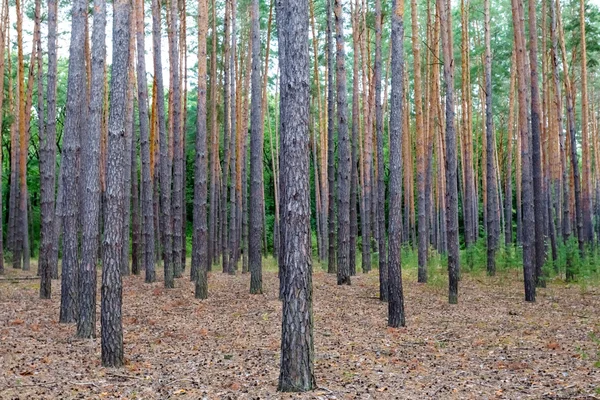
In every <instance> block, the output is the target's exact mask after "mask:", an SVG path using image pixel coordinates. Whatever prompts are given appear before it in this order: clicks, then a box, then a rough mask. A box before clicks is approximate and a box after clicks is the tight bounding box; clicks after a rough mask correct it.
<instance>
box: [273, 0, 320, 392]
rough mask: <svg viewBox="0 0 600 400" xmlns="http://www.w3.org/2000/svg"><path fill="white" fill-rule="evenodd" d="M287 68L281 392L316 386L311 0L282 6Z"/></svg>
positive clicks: (283, 108)
mask: <svg viewBox="0 0 600 400" xmlns="http://www.w3.org/2000/svg"><path fill="white" fill-rule="evenodd" d="M277 25H278V32H279V39H280V41H279V46H280V51H279V54H280V68H281V80H280V85H281V111H282V112H281V116H282V121H285V124H282V128H283V130H282V131H281V155H282V157H281V167H282V168H281V172H282V174H281V178H282V182H281V183H282V187H284V188H285V190H283V191H282V193H281V195H282V197H281V200H282V207H283V209H285V210H286V212H285V213H283V220H282V221H281V223H282V224H283V225H285V229H284V233H285V234H284V235H283V237H282V238H281V239H282V240H283V241H285V244H284V246H282V250H283V253H284V254H283V257H282V259H283V263H284V265H283V270H284V271H285V274H284V276H285V278H284V285H285V290H284V291H283V292H284V293H283V312H282V330H281V367H280V374H279V385H278V387H277V389H278V390H280V391H283V392H292V391H293V392H298V391H307V390H312V389H314V388H315V386H316V382H315V377H314V367H313V351H314V344H313V329H312V328H313V317H312V266H311V251H310V187H309V184H310V179H309V147H308V138H309V134H308V124H307V123H306V122H307V121H308V119H309V103H310V100H309V93H310V80H309V79H310V78H309V62H310V61H309V55H308V1H306V0H283V1H282V2H281V4H280V5H278V7H277Z"/></svg>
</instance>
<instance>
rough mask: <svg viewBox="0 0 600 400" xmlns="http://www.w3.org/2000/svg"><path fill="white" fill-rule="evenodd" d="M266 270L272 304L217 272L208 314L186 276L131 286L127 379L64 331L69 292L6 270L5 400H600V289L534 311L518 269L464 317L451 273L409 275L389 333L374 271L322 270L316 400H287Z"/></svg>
mask: <svg viewBox="0 0 600 400" xmlns="http://www.w3.org/2000/svg"><path fill="white" fill-rule="evenodd" d="M271 263H272V261H271ZM7 267H8V266H7ZM33 268H35V266H33ZM216 269H218V268H216ZM269 269H270V270H269V271H265V273H264V275H263V276H264V289H265V294H264V295H250V294H248V288H249V279H250V277H249V275H247V274H244V275H242V274H238V275H236V276H229V275H224V274H222V273H220V272H216V271H215V272H213V273H211V274H210V281H209V282H210V283H209V291H210V294H209V295H210V297H209V299H208V300H205V301H199V300H195V299H194V293H193V285H192V284H191V283H190V282H189V280H188V278H187V277H186V278H181V279H179V280H178V281H177V282H176V288H175V289H172V290H165V289H163V287H162V285H163V283H162V281H161V280H160V278H159V281H157V282H156V283H154V284H151V285H148V284H145V283H144V280H143V277H139V276H130V277H126V278H124V289H123V297H124V299H123V301H124V304H123V327H124V343H125V355H126V365H125V367H124V368H122V369H118V370H116V369H107V368H102V367H101V366H100V339H99V338H97V339H93V340H80V339H77V338H75V337H74V333H75V327H74V325H72V324H59V323H57V320H58V311H59V305H60V288H59V286H60V285H59V281H53V293H52V300H49V301H42V300H39V299H38V287H39V284H38V282H37V281H36V280H6V279H7V278H10V277H16V276H26V275H27V276H32V275H33V274H34V272H33V271H31V272H24V271H15V270H12V269H10V267H8V268H7V275H6V276H4V277H2V279H3V280H1V281H0V399H41V398H44V399H59V398H60V399H90V398H107V399H108V398H128V399H167V398H178V399H188V398H189V399H279V398H286V399H287V398H302V399H496V398H497V399H597V398H600V288H598V287H583V286H581V285H579V284H572V285H567V284H564V283H562V282H560V281H556V282H552V283H550V284H549V286H548V288H546V289H540V290H539V291H538V297H537V302H536V303H534V304H528V303H526V302H525V301H524V300H523V294H522V292H523V288H522V280H521V275H520V273H519V272H518V271H517V270H508V271H503V272H501V273H499V274H498V276H497V277H494V278H488V277H486V276H485V275H482V274H464V276H463V279H462V281H461V283H460V298H459V301H460V304H458V305H448V304H447V297H446V286H445V285H446V283H445V282H446V281H445V278H444V276H443V274H442V271H441V267H437V272H436V274H437V275H436V276H437V278H435V279H431V280H430V283H429V284H427V285H422V284H418V283H417V282H416V272H415V270H414V269H410V268H408V269H406V270H405V271H404V295H405V302H406V312H407V327H406V328H403V329H388V328H387V326H386V324H387V306H386V305H385V304H384V303H382V302H380V301H379V300H378V298H377V297H378V276H377V270H374V271H372V272H371V273H369V274H360V275H358V276H356V277H353V278H352V286H337V285H336V278H335V276H332V275H328V274H327V273H324V272H322V271H321V270H320V269H319V268H316V269H317V270H316V271H315V273H314V277H313V285H314V303H313V309H314V338H315V376H316V380H317V384H318V386H319V389H317V390H315V391H313V392H311V393H305V394H286V395H283V394H280V393H278V392H276V387H277V379H278V373H279V346H280V331H281V327H280V324H281V304H280V302H279V301H278V299H277V294H278V279H277V275H276V273H275V272H274V271H273V268H272V267H271V268H269ZM157 275H158V276H159V277H162V270H161V271H159V272H158V274H157ZM99 304H100V302H99V301H98V307H99ZM98 314H99V313H98ZM98 325H99V323H98Z"/></svg>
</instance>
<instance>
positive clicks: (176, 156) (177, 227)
mask: <svg viewBox="0 0 600 400" xmlns="http://www.w3.org/2000/svg"><path fill="white" fill-rule="evenodd" d="M169 6H170V12H168V13H167V15H170V24H168V26H169V28H168V29H169V30H170V32H169V68H170V72H171V79H172V82H170V83H171V85H172V88H173V93H172V96H171V104H170V106H169V111H171V110H172V112H171V115H172V118H173V119H172V130H171V137H172V138H173V193H172V196H173V197H172V204H171V205H172V218H173V256H172V260H173V275H174V276H175V278H179V277H181V275H182V273H183V265H182V262H181V252H182V249H183V246H185V243H184V240H183V239H184V238H183V235H182V229H183V228H182V226H183V221H182V216H183V214H182V207H183V193H182V191H183V181H184V179H183V162H184V160H183V145H182V141H183V133H182V129H181V82H180V79H179V41H178V32H179V13H178V12H177V0H170V3H169Z"/></svg>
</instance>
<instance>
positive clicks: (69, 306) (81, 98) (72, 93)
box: [60, 0, 128, 322]
mask: <svg viewBox="0 0 600 400" xmlns="http://www.w3.org/2000/svg"><path fill="white" fill-rule="evenodd" d="M86 6H87V3H86V2H85V1H83V0H76V1H75V2H74V3H73V11H72V14H71V15H72V22H71V46H70V49H69V78H68V82H67V114H66V117H65V126H64V131H63V147H62V154H61V169H62V173H61V179H62V186H63V190H64V195H63V199H62V207H61V213H62V224H63V251H62V281H61V304H60V322H75V321H76V319H77V315H78V310H77V290H78V287H79V283H78V275H79V263H78V255H77V242H78V240H77V235H78V232H77V231H78V229H77V220H78V219H77V214H78V208H77V199H78V191H79V185H78V180H79V174H78V171H77V154H78V152H79V148H80V146H79V143H80V142H79V141H80V139H79V134H80V132H81V131H82V128H83V126H84V123H85V121H86V111H87V110H86V108H87V107H86V105H87V99H86V87H87V84H86V72H85V60H84V43H85V40H86V38H85V20H86ZM127 44H128V43H127Z"/></svg>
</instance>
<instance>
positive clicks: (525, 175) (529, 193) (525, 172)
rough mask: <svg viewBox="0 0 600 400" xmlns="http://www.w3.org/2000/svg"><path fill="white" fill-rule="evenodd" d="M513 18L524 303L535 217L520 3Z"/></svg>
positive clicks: (531, 274) (530, 295)
mask: <svg viewBox="0 0 600 400" xmlns="http://www.w3.org/2000/svg"><path fill="white" fill-rule="evenodd" d="M512 14H513V26H514V37H515V49H516V52H517V75H518V77H519V87H518V93H519V135H520V137H521V164H522V167H521V190H522V202H523V205H522V211H521V213H522V219H523V220H522V228H521V229H522V237H521V241H522V243H523V273H524V278H525V279H524V280H525V300H526V301H532V302H533V301H535V246H534V245H535V243H534V241H535V214H534V205H533V175H532V166H533V164H532V159H531V135H530V133H529V128H530V126H531V125H530V124H529V121H530V119H529V118H530V116H529V112H528V107H526V105H527V104H528V99H527V96H528V94H527V82H526V80H525V76H526V75H525V74H526V73H527V66H526V60H525V57H526V55H525V51H526V50H525V34H524V30H525V22H524V21H525V17H524V11H523V2H522V1H521V0H512Z"/></svg>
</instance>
